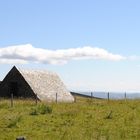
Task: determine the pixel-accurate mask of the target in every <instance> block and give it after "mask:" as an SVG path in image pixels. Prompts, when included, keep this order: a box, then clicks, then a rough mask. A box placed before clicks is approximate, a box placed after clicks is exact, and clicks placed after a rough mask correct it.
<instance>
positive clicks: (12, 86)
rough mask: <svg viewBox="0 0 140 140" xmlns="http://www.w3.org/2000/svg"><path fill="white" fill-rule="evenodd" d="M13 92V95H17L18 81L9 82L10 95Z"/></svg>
mask: <svg viewBox="0 0 140 140" xmlns="http://www.w3.org/2000/svg"><path fill="white" fill-rule="evenodd" d="M11 94H13V96H14V97H18V83H17V82H10V96H11Z"/></svg>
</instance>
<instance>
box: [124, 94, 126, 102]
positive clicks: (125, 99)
mask: <svg viewBox="0 0 140 140" xmlns="http://www.w3.org/2000/svg"><path fill="white" fill-rule="evenodd" d="M124 99H125V101H126V92H125V93H124Z"/></svg>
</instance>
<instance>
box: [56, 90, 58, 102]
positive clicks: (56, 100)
mask: <svg viewBox="0 0 140 140" xmlns="http://www.w3.org/2000/svg"><path fill="white" fill-rule="evenodd" d="M57 96H58V95H57V92H56V103H57V100H58V99H57Z"/></svg>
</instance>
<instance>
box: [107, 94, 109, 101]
mask: <svg viewBox="0 0 140 140" xmlns="http://www.w3.org/2000/svg"><path fill="white" fill-rule="evenodd" d="M107 99H108V101H109V92H108V93H107Z"/></svg>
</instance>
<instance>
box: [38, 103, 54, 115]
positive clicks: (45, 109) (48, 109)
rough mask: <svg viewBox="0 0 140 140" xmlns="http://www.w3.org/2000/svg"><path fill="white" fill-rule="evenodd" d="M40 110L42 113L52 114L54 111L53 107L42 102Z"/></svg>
mask: <svg viewBox="0 0 140 140" xmlns="http://www.w3.org/2000/svg"><path fill="white" fill-rule="evenodd" d="M39 112H40V114H50V113H52V108H51V107H50V106H47V105H44V104H42V105H41V106H39Z"/></svg>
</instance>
